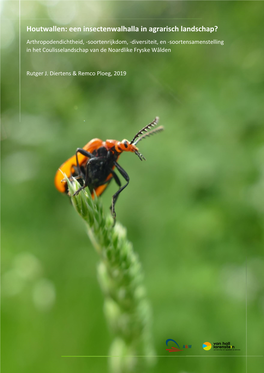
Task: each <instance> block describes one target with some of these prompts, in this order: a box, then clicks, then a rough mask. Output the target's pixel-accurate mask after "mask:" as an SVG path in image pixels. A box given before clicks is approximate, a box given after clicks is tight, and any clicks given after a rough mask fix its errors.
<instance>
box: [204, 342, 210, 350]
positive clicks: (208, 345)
mask: <svg viewBox="0 0 264 373" xmlns="http://www.w3.org/2000/svg"><path fill="white" fill-rule="evenodd" d="M211 348H212V345H211V343H210V342H204V343H203V349H204V350H206V351H209V350H211Z"/></svg>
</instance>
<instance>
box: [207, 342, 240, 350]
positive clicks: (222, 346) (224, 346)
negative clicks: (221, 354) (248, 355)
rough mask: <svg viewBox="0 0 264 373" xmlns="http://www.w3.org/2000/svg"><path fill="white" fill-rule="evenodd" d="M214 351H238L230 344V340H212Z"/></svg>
mask: <svg viewBox="0 0 264 373" xmlns="http://www.w3.org/2000/svg"><path fill="white" fill-rule="evenodd" d="M213 348H214V351H230V350H233V351H240V349H238V348H236V346H234V345H232V344H231V343H230V342H214V346H213Z"/></svg>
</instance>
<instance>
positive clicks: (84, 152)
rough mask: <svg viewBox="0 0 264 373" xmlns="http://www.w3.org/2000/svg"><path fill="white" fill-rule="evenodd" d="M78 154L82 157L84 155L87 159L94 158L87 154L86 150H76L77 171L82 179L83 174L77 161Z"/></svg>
mask: <svg viewBox="0 0 264 373" xmlns="http://www.w3.org/2000/svg"><path fill="white" fill-rule="evenodd" d="M78 153H81V154H82V155H84V156H85V157H87V158H95V156H94V155H93V154H92V153H89V152H87V151H86V150H84V149H82V148H77V150H76V163H77V169H78V172H79V175H80V176H81V177H82V178H83V179H84V174H83V173H82V171H81V167H80V165H79V160H78V155H77V154H78Z"/></svg>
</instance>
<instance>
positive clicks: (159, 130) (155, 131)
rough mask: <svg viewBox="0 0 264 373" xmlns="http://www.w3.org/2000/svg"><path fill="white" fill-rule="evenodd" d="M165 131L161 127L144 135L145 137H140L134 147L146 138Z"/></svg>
mask: <svg viewBox="0 0 264 373" xmlns="http://www.w3.org/2000/svg"><path fill="white" fill-rule="evenodd" d="M163 130H164V127H163V126H159V127H158V128H154V129H153V130H152V131H149V132H147V133H144V135H142V136H140V137H139V138H138V139H137V140H136V141H135V142H134V144H133V145H136V144H137V143H138V142H139V141H141V140H143V139H145V138H146V137H149V136H151V135H154V134H155V133H158V132H161V131H163Z"/></svg>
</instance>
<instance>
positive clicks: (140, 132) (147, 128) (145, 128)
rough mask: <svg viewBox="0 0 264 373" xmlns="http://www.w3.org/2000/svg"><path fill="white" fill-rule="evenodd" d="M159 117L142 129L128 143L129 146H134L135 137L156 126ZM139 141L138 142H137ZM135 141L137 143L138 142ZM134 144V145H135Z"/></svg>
mask: <svg viewBox="0 0 264 373" xmlns="http://www.w3.org/2000/svg"><path fill="white" fill-rule="evenodd" d="M158 121H159V117H156V118H155V119H154V120H153V121H152V122H151V123H149V124H148V125H146V126H145V127H143V128H142V129H141V130H140V131H139V132H138V133H137V134H136V135H135V136H134V138H133V140H132V141H131V142H130V144H134V141H135V140H136V138H137V137H139V136H140V135H142V133H143V132H147V131H148V130H149V129H150V128H151V127H154V126H156V125H157V124H158ZM138 141H139V140H138ZM138 141H137V142H138ZM135 144H136V143H135Z"/></svg>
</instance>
